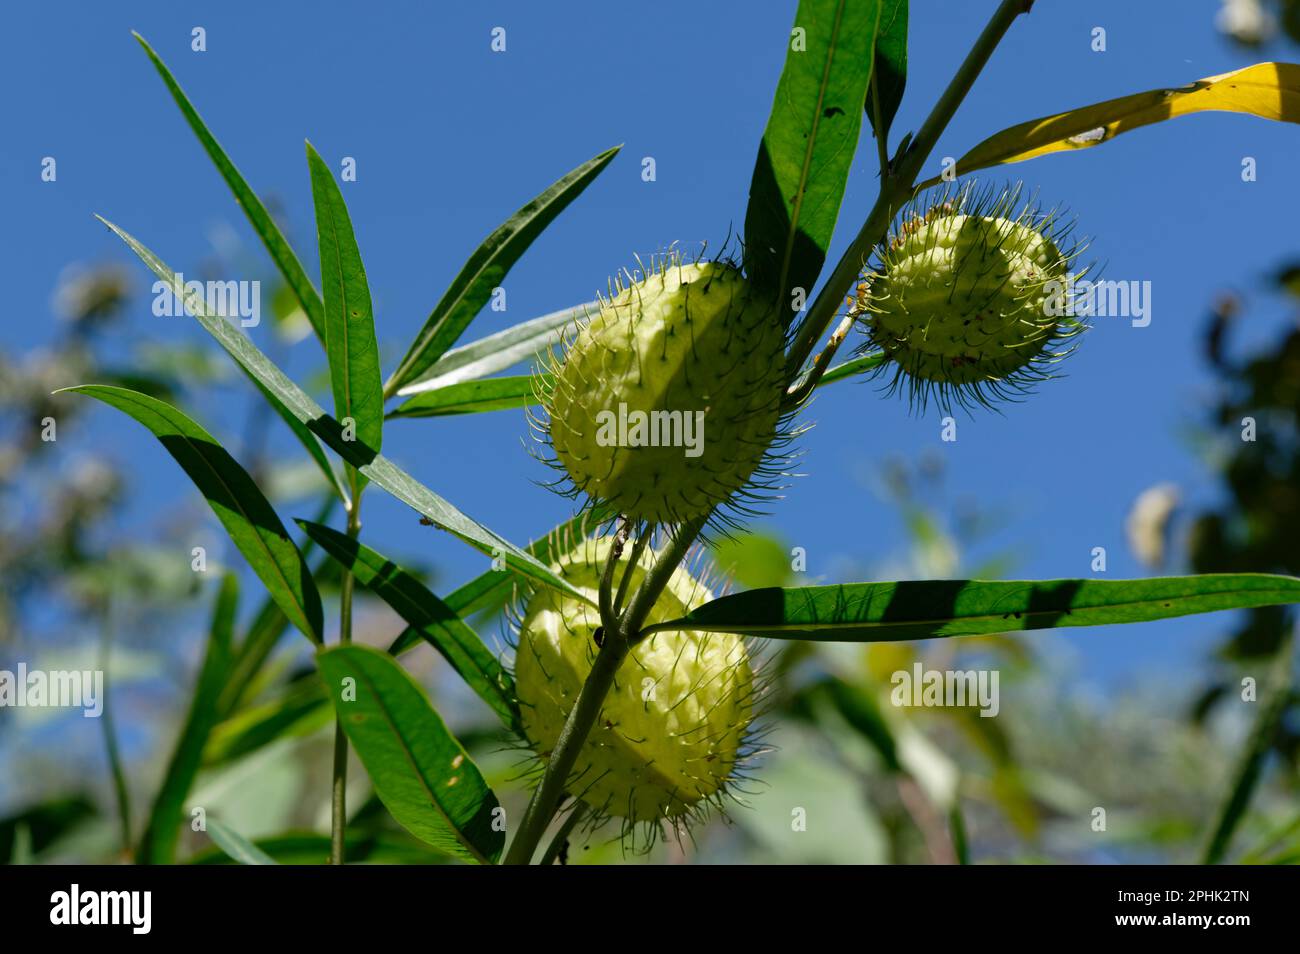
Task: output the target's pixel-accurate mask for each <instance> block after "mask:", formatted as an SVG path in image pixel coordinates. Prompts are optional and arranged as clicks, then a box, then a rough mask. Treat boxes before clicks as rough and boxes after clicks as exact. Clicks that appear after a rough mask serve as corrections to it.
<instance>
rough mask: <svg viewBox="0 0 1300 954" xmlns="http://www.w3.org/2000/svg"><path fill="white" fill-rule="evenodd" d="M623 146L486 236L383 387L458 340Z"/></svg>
mask: <svg viewBox="0 0 1300 954" xmlns="http://www.w3.org/2000/svg"><path fill="white" fill-rule="evenodd" d="M621 148H623V147H622V146H615V147H614V148H613V149H606V150H605V151H604V152H602V153H600V154H599V155H598V156H595V157H594V158H592V159H589V160H588V161H587V162H584V163H583V164H582V165H580V166H578V168H576V169H574V170H573V171H572V172H570V173H569V174H568V175H566V176H564V177H563V178H561V179H558V180H557V181H555V182H554V183H552V184H551V185H550V186H549V187H548V188H547V189H546V190H545V191H544V192H542V193H541V195H539V196H537V197H536V198H535V199H533V200H532V201H531V202H529V203H528V204H527V205H525V206H524V207H523V208H521V209H519V211H517V212H516V213H515V214H514V215H512V216H511V217H510V218H509V219H507V220H506V221H505V222H504V223H503V224H502V225H500V226H499V227H498V228H497V229H496V231H494V232H493V233H492V234H491V235H489V236H488V237H487V238H486V239H484V240H483V244H482V245H480V246H479V247H478V248H477V249H475V251H474V254H473V255H471V256H470V257H469V261H467V262H466V263H465V265H464V266H463V267H462V268H461V270H460V274H459V275H457V276H456V278H455V280H454V281H453V282H452V283H451V287H450V288H448V289H447V291H446V293H445V294H444V295H443V296H442V299H441V300H440V301H439V302H438V304H437V305H435V306H434V309H433V312H432V313H431V314H430V315H429V317H428V319H427V320H426V321H425V323H424V327H423V328H422V329H420V333H419V335H417V336H416V338H415V341H414V343H412V345H411V348H410V350H409V351H407V353H406V357H404V358H403V359H402V363H401V364H399V365H398V366H397V370H396V371H394V372H393V376H392V378H391V379H389V382H388V386H387V388H386V389H385V390H386V391H387V392H388V393H393V392H395V391H397V390H398V389H399V388H400V387H401V386H402V385H404V384H406V383H407V382H409V381H411V380H412V379H413V378H415V376H416V375H418V374H420V373H421V372H422V371H424V370H425V369H426V368H428V367H429V366H430V365H431V364H433V363H434V362H435V361H437V360H438V359H439V358H441V357H442V356H443V354H445V353H446V351H447V349H448V348H450V347H451V346H452V345H453V344H455V343H456V339H458V338H459V337H460V336H461V334H462V333H463V332H464V330H465V329H466V328H467V327H468V326H469V323H470V322H471V321H473V320H474V316H475V315H477V314H478V313H479V312H480V311H481V310H482V309H483V306H484V305H486V304H487V303H488V299H490V298H491V297H492V289H493V288H496V287H498V286H500V285H501V283H502V281H503V280H504V279H505V277H506V273H507V272H509V271H510V268H511V266H513V265H514V264H515V262H516V261H518V260H519V256H521V255H523V254H524V252H525V251H526V250H527V249H528V246H530V245H532V244H533V240H534V239H536V238H537V236H539V235H541V234H542V230H543V229H545V228H546V226H548V225H550V224H551V222H552V221H554V219H555V217H556V216H557V215H559V214H560V213H561V212H563V211H564V209H565V208H566V207H567V206H568V205H569V203H570V202H572V201H573V200H574V199H576V198H577V197H578V196H579V195H580V194H581V193H582V190H583V189H585V188H587V186H588V185H590V184H591V182H592V180H593V179H595V178H596V176H598V175H600V172H601V170H602V169H604V168H605V167H606V166H607V165H609V163H610V161H611V160H612V159H613V158H614V156H616V155H617V154H618V151H619V150H620V149H621Z"/></svg>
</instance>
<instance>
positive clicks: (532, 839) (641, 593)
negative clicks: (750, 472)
mask: <svg viewBox="0 0 1300 954" xmlns="http://www.w3.org/2000/svg"><path fill="white" fill-rule="evenodd" d="M710 513H711V511H710ZM710 513H705V514H703V515H702V516H699V517H696V518H694V519H693V520H689V521H687V522H686V523H683V524H681V525H680V526H679V527H678V528H677V532H676V533H674V534H673V535H672V537H671V538H670V539H669V541H668V545H667V546H666V547H664V550H663V552H662V553H661V554H659V558H658V559H657V560H656V561H655V565H654V567H653V568H651V570H650V572H648V573H647V574H646V576H645V579H643V580H642V581H641V585H640V586H639V587H638V588H637V591H636V592H635V593H634V594H633V595H632V600H631V602H630V603H628V607H627V612H626V613H624V614H623V616H622V618H621V619H619V621H618V624H617V626H616V627H614V628H613V629H612V630H607V631H606V633H605V640H604V643H603V644H602V645H601V647H600V652H598V653H597V654H596V661H595V662H594V663H592V666H591V673H590V674H589V675H588V676H587V681H586V682H584V683H583V684H582V691H581V692H579V693H578V701H577V702H575V703H574V705H573V708H572V709H571V710H570V711H569V717H568V718H567V719H566V720H565V721H564V727H563V728H562V729H561V730H560V735H559V738H558V739H556V742H555V748H554V749H552V750H551V756H550V759H549V760H548V761H547V763H546V771H545V772H543V773H542V780H541V782H540V783H539V784H538V786H537V788H536V790H535V791H534V792H533V797H532V799H531V800H530V801H529V802H528V808H527V809H526V810H525V812H524V818H523V821H522V822H521V823H520V826H519V831H518V833H517V834H516V835H515V838H514V841H512V842H511V843H510V850H509V851H508V852H506V859H505V863H506V864H508V865H526V864H528V863H529V862H530V861H531V860H532V857H533V854H534V853H535V852H536V851H537V845H538V844H539V843H540V842H541V840H542V836H543V835H544V834H545V833H546V829H547V828H548V827H549V826H550V824H551V819H552V818H554V817H555V810H556V808H557V807H559V804H560V798H561V797H562V796H563V795H564V786H565V783H566V782H567V781H568V779H569V773H570V772H572V771H573V766H574V763H575V762H577V760H578V753H579V752H580V751H581V750H582V745H583V743H584V742H586V741H587V736H588V735H590V734H591V728H592V726H594V725H595V724H596V720H597V719H598V718H599V717H600V708H601V705H602V704H603V703H604V701H605V696H606V695H607V694H608V693H609V690H610V687H612V686H613V685H614V677H615V676H616V675H617V674H618V668H619V666H621V665H622V664H623V660H624V659H625V658H626V657H627V654H628V653H629V652H631V650H632V647H633V646H634V645H636V641H637V637H638V636H639V635H640V630H641V625H642V623H644V622H645V619H646V617H647V616H648V615H649V614H650V610H651V609H652V608H653V607H654V604H655V601H656V600H658V599H659V595H660V594H661V593H663V591H664V587H666V586H667V585H668V581H669V579H671V578H672V575H673V571H674V570H676V569H677V567H678V565H679V564H680V563H681V562H682V560H684V559H685V558H686V554H687V553H688V552H689V551H690V548H691V544H693V543H694V542H695V538H696V537H697V536H699V533H700V531H701V530H703V529H704V525H705V524H706V523H707V522H708V519H709V516H710Z"/></svg>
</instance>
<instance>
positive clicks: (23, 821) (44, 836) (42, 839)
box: [0, 780, 99, 864]
mask: <svg viewBox="0 0 1300 954" xmlns="http://www.w3.org/2000/svg"><path fill="white" fill-rule="evenodd" d="M87 781H89V780H87ZM98 814H99V812H98V809H96V807H95V802H94V801H93V800H92V799H91V798H89V797H88V796H86V795H82V794H78V795H67V796H63V797H59V798H53V799H51V800H50V801H47V802H41V803H38V804H36V805H29V806H27V807H24V808H22V809H20V810H18V811H17V812H16V813H14V814H12V815H6V816H4V817H3V818H0V864H2V863H3V862H4V861H7V860H9V859H11V858H13V857H14V855H16V854H19V853H20V849H21V848H22V847H23V845H22V844H21V842H23V841H26V843H27V847H26V850H27V852H28V853H29V855H31V856H32V857H34V858H39V857H40V854H41V852H43V851H44V850H45V849H46V848H49V847H50V846H51V845H53V844H55V843H57V842H58V841H60V840H62V839H64V838H68V837H70V836H71V835H72V833H73V832H75V831H76V829H77V828H79V827H80V826H82V825H85V824H87V823H89V822H91V821H93V820H94V819H95V818H96V817H98ZM24 832H26V834H25V835H24V834H23V833H24Z"/></svg>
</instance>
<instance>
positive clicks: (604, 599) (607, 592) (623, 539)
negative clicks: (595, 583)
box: [597, 517, 632, 633]
mask: <svg viewBox="0 0 1300 954" xmlns="http://www.w3.org/2000/svg"><path fill="white" fill-rule="evenodd" d="M631 527H632V524H631V523H629V522H628V519H627V518H626V517H623V518H622V519H621V520H620V522H619V526H618V530H617V531H616V532H615V533H614V540H613V544H612V545H611V546H610V548H609V556H608V557H607V558H606V559H605V572H604V573H602V574H601V575H600V590H599V591H598V593H597V600H598V602H599V606H600V625H601V627H602V628H603V629H604V631H605V632H607V633H608V632H612V631H613V629H614V627H615V626H616V625H617V623H618V619H617V618H616V617H615V615H614V569H615V567H617V566H618V560H619V557H621V556H622V555H623V545H624V544H625V543H627V535H628V531H629V530H630V529H631Z"/></svg>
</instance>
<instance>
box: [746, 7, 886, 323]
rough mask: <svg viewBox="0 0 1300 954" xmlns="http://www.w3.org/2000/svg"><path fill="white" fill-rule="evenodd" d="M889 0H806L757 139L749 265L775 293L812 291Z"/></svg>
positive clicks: (823, 258) (753, 276)
mask: <svg viewBox="0 0 1300 954" xmlns="http://www.w3.org/2000/svg"><path fill="white" fill-rule="evenodd" d="M881 2H882V0H800V3H799V9H798V12H797V13H796V14H795V19H794V29H793V30H792V31H791V35H790V37H789V38H788V40H787V50H788V52H787V53H786V58H785V69H784V70H783V71H782V73H781V79H780V81H779V82H778V83H777V87H776V98H775V100H774V102H773V103H772V113H771V115H770V116H769V117H768V120H767V128H766V130H764V132H763V141H762V143H761V144H760V145H759V150H758V161H757V162H756V163H755V165H754V177H753V180H752V182H751V183H750V187H749V207H748V209H747V211H746V213H745V264H746V269H747V271H748V273H749V275H750V277H751V279H752V280H753V281H754V282H755V283H757V284H758V286H759V287H760V288H763V289H765V290H767V291H768V292H770V293H771V294H772V295H773V296H776V297H780V298H784V297H785V296H786V295H787V294H788V293H789V291H790V290H791V289H793V288H802V289H803V290H804V291H805V292H806V293H807V292H811V291H812V288H813V285H814V284H816V282H817V276H818V274H819V273H820V272H821V269H822V265H823V264H824V263H825V261H826V249H827V248H828V247H829V245H830V241H831V234H832V233H833V232H834V230H835V220H836V218H837V217H838V216H839V211H840V201H841V200H842V199H843V197H844V186H845V184H846V183H847V181H848V176H849V167H850V165H851V164H852V162H853V153H854V150H855V149H856V148H857V144H858V135H859V133H860V132H861V129H862V104H863V102H864V101H865V100H866V96H867V85H868V83H869V82H870V80H871V69H872V60H873V56H874V47H875V37H876V31H877V28H878V27H879V23H880V15H881V6H880V4H881Z"/></svg>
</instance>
